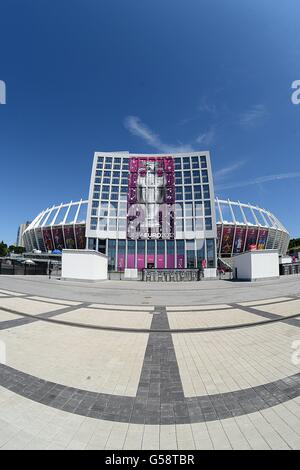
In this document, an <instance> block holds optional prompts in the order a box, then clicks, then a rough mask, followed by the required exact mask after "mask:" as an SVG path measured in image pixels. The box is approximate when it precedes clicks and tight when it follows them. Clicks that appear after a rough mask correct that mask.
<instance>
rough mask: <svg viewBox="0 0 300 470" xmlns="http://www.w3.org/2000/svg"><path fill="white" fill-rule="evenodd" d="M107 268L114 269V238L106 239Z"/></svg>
mask: <svg viewBox="0 0 300 470" xmlns="http://www.w3.org/2000/svg"><path fill="white" fill-rule="evenodd" d="M107 256H108V270H109V271H114V270H115V269H116V240H108V255H107Z"/></svg>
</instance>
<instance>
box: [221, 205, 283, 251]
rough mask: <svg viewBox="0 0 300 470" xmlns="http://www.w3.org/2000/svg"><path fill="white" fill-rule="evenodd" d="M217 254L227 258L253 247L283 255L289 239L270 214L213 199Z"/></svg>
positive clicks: (251, 206)
mask: <svg viewBox="0 0 300 470" xmlns="http://www.w3.org/2000/svg"><path fill="white" fill-rule="evenodd" d="M215 206H216V220H217V234H218V235H217V253H218V256H219V257H220V258H224V257H231V256H234V255H236V254H239V253H243V252H245V251H249V250H251V248H252V247H253V248H254V247H256V248H257V249H259V250H266V249H267V250H271V249H276V250H278V251H279V253H280V254H282V255H284V254H286V252H287V249H288V246H289V241H290V236H289V233H288V231H287V230H286V228H285V227H284V226H283V225H282V223H281V222H280V221H279V220H278V219H277V217H275V216H274V215H273V214H272V213H271V212H269V211H267V210H265V209H261V208H259V207H257V206H253V205H251V204H243V203H240V202H234V201H230V200H221V199H216V204H215Z"/></svg>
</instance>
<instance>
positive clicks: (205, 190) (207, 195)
mask: <svg viewBox="0 0 300 470" xmlns="http://www.w3.org/2000/svg"><path fill="white" fill-rule="evenodd" d="M203 197H204V199H210V191H209V185H208V184H204V185H203Z"/></svg>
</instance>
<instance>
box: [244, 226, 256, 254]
mask: <svg viewBox="0 0 300 470" xmlns="http://www.w3.org/2000/svg"><path fill="white" fill-rule="evenodd" d="M257 236H258V229H257V228H249V229H248V234H247V241H246V251H250V250H252V249H253V248H254V247H255V246H256V244H257Z"/></svg>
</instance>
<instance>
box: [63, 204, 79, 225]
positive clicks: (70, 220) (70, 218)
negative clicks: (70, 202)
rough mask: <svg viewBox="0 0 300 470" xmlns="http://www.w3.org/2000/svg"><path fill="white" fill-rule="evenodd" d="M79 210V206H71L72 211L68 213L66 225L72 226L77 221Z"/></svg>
mask: <svg viewBox="0 0 300 470" xmlns="http://www.w3.org/2000/svg"><path fill="white" fill-rule="evenodd" d="M77 209H78V204H75V205H74V206H71V207H70V210H69V213H68V216H67V220H66V222H65V223H66V224H72V223H73V222H74V220H75V217H76V213H77Z"/></svg>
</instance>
